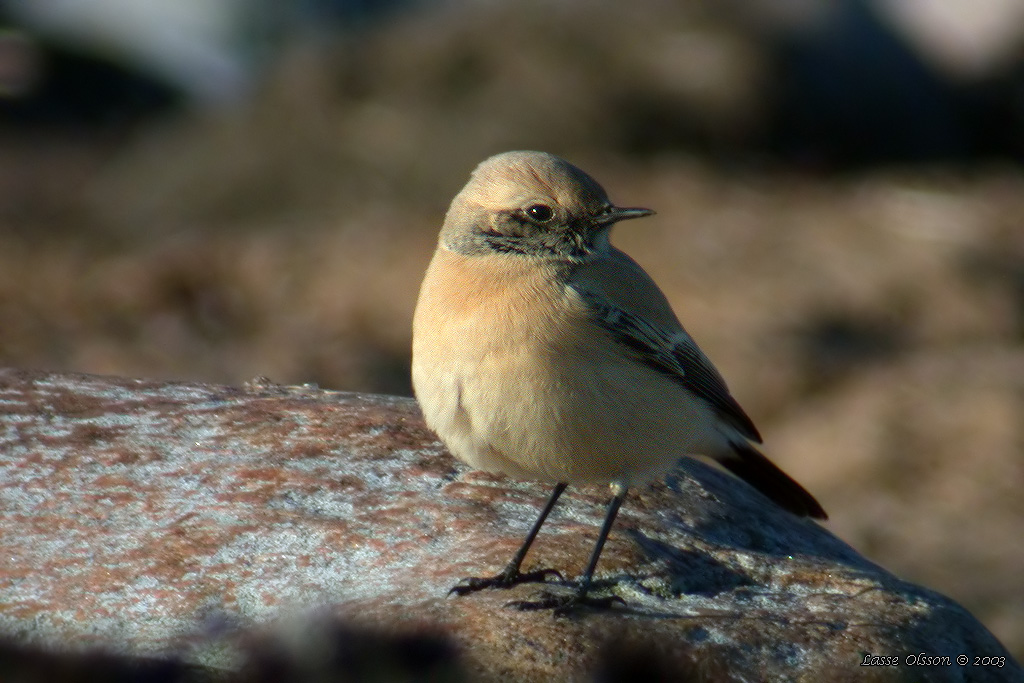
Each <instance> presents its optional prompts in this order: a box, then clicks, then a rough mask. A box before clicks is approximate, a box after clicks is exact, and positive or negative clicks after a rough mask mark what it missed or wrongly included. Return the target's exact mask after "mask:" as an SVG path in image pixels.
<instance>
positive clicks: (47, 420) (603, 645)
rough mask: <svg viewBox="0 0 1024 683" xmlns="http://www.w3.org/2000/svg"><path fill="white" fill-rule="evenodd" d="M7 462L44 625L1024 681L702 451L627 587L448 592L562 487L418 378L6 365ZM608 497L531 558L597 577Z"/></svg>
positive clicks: (67, 636)
mask: <svg viewBox="0 0 1024 683" xmlns="http://www.w3.org/2000/svg"><path fill="white" fill-rule="evenodd" d="M0 468H2V475H0V514H2V518H3V524H2V526H0V547H2V548H3V553H2V554H0V604H2V605H3V608H2V610H0V635H3V636H4V637H6V638H7V639H8V640H9V641H10V642H14V643H18V644H23V645H24V644H27V645H29V646H31V647H43V648H46V649H51V648H53V649H58V650H68V649H71V650H73V651H83V650H86V651H87V650H90V649H93V648H97V649H100V650H102V651H104V652H108V653H114V654H121V655H123V656H128V657H137V658H147V661H149V660H151V659H152V658H156V659H168V660H175V661H180V662H184V663H186V664H187V665H189V666H191V667H195V666H201V667H205V669H206V670H208V671H210V672H213V673H216V672H218V671H219V672H221V674H219V675H223V677H229V674H228V673H227V672H229V671H232V670H238V669H239V668H240V667H253V666H258V665H259V663H260V662H265V661H268V658H269V659H273V658H272V657H271V656H270V654H268V653H271V652H273V651H274V648H273V647H271V646H265V645H258V646H254V645H253V643H254V642H255V643H262V642H272V643H279V644H280V643H296V642H297V643H298V644H299V651H300V652H301V651H302V647H311V646H310V643H311V642H313V641H316V640H317V638H316V636H315V635H311V634H316V633H320V634H325V633H326V634H328V636H324V637H325V638H328V639H329V638H331V637H333V638H335V639H336V640H339V641H344V642H347V643H349V644H350V645H351V643H353V642H355V643H361V642H364V641H363V640H360V638H364V639H366V640H365V642H367V643H371V644H373V643H383V645H380V646H379V651H380V652H384V653H388V652H393V651H396V650H397V651H403V652H416V651H419V650H417V647H419V646H416V647H413V646H408V647H407V646H405V645H402V643H406V642H411V643H421V642H426V643H428V645H427V646H423V650H424V651H425V652H427V653H428V655H429V657H428V659H429V660H430V661H432V662H437V661H440V662H441V663H442V669H443V670H444V671H448V672H450V673H451V676H450V677H449V679H450V680H463V678H461V676H463V675H465V676H466V678H465V680H482V681H492V680H493V681H497V680H502V681H504V680H539V679H550V680H567V679H575V680H580V679H583V680H586V679H588V678H591V677H596V678H598V679H600V680H620V679H623V678H625V677H627V676H628V675H629V672H634V673H635V672H637V671H640V670H642V671H644V672H649V673H650V676H649V678H651V679H654V678H656V677H657V676H658V675H661V674H659V673H658V672H661V673H662V674H664V675H665V676H666V677H668V678H670V679H673V680H679V679H680V677H683V676H686V677H688V678H689V679H693V680H726V681H733V680H735V681H743V680H765V679H772V680H774V679H796V678H800V679H802V680H845V679H853V678H858V679H862V678H867V679H870V680H883V679H884V680H890V679H896V680H928V681H965V680H972V681H987V680H991V681H997V680H998V681H1005V680H1024V670H1022V669H1021V667H1020V665H1019V664H1017V663H1016V662H1015V661H1014V660H1013V659H1012V657H1010V655H1009V654H1008V653H1007V651H1006V650H1005V649H1004V648H1003V646H1002V645H1001V644H1000V643H999V642H998V641H997V640H996V639H995V637H993V636H992V635H991V634H990V633H989V632H988V631H987V630H986V629H985V628H984V627H983V626H982V625H981V624H980V623H979V622H978V621H977V620H975V619H974V617H972V616H971V615H970V614H969V613H968V612H967V611H966V610H964V609H963V608H962V607H960V606H959V605H957V604H956V603H954V602H953V601H951V600H949V599H948V598H945V597H943V596H941V595H939V594H937V593H935V592H932V591H929V590H927V589H925V588H922V587H919V586H915V585H913V584H910V583H906V582H904V581H901V580H899V579H898V578H896V577H894V576H893V575H891V574H889V573H888V572H886V571H885V570H883V569H881V568H880V567H878V566H876V565H874V564H872V563H871V562H870V561H868V560H866V559H864V558H863V557H861V556H860V555H858V554H857V553H856V552H855V551H853V550H852V549H851V548H850V547H849V546H847V545H846V544H844V543H843V542H842V541H840V540H839V539H838V538H836V537H835V536H833V535H832V534H830V533H829V532H828V531H827V530H825V529H824V528H823V527H821V526H819V525H817V524H815V523H813V522H810V521H807V520H801V519H797V518H795V517H793V516H791V515H789V514H788V513H785V512H783V511H781V510H779V509H778V508H776V507H775V506H773V505H772V504H771V503H769V502H768V501H767V500H766V499H764V498H762V497H761V496H760V494H758V493H756V492H755V491H754V490H753V489H751V488H749V487H748V486H746V485H745V484H742V483H741V482H739V481H737V480H735V479H733V478H731V477H729V476H728V475H726V474H724V473H722V472H720V471H719V470H717V469H714V468H712V467H711V466H708V465H705V464H703V463H701V462H699V461H695V460H686V461H684V462H683V463H681V465H680V466H679V468H678V469H677V470H676V471H674V472H673V473H672V474H671V475H670V476H669V477H668V478H667V480H666V481H665V483H663V484H657V485H653V486H650V487H646V488H640V489H638V490H636V491H634V492H631V494H630V497H629V499H628V500H627V502H626V505H624V506H623V509H622V512H621V514H620V517H619V521H618V522H617V524H616V527H615V529H614V530H613V532H612V535H611V537H610V539H609V542H608V545H607V546H606V549H605V553H604V556H603V557H602V559H601V563H600V564H599V566H598V576H597V578H598V580H599V585H600V586H601V587H602V590H603V591H605V592H606V593H614V594H615V595H618V596H620V597H621V598H622V599H623V600H624V601H625V602H626V605H625V606H622V607H620V606H616V607H614V608H613V609H611V610H610V611H606V612H596V611H582V612H580V613H578V614H576V615H574V616H572V617H569V618H561V619H555V618H553V617H552V615H551V614H550V613H536V612H518V611H516V610H513V609H509V608H506V607H504V604H505V603H506V602H508V601H511V600H516V599H528V598H530V597H532V596H533V595H534V594H535V593H536V592H537V591H538V590H539V587H538V586H535V585H532V586H531V585H524V586H518V587H516V588H513V589H512V590H508V591H483V592H480V593H476V594H473V595H469V596H465V597H455V596H449V595H448V594H447V592H448V589H449V588H450V587H451V586H452V585H454V584H455V583H456V582H457V581H458V580H459V579H461V578H463V577H465V576H470V575H489V574H492V573H494V572H496V571H498V570H499V569H500V568H501V567H503V566H504V564H505V563H506V562H507V561H508V559H509V557H510V556H511V554H512V552H513V551H514V550H515V548H516V547H517V546H518V544H519V543H520V541H521V539H522V536H523V535H524V533H525V531H526V529H527V528H528V526H529V524H530V523H531V522H532V520H533V519H534V517H535V515H536V513H537V511H538V510H539V508H540V506H541V505H542V503H543V502H544V499H545V498H546V496H547V493H548V491H547V487H545V486H543V485H540V484H533V483H526V482H516V481H510V480H504V479H501V478H497V477H493V476H490V475H485V474H482V473H479V472H473V471H470V470H468V469H466V468H465V467H463V466H462V465H460V464H458V463H456V461H455V460H453V459H452V458H451V457H450V456H448V455H447V453H446V452H445V450H444V448H443V447H442V446H441V445H440V444H439V443H438V442H437V441H436V440H435V439H434V437H433V435H432V434H431V433H430V432H429V431H428V430H427V429H426V428H425V426H424V425H423V423H422V421H421V419H420V415H419V411H418V409H417V407H416V404H415V402H413V401H412V400H410V399H404V398H395V397H385V396H370V395H360V394H348V393H339V392H332V391H323V390H320V389H318V388H316V387H283V386H277V385H274V384H272V383H270V382H267V381H256V382H253V383H250V384H248V385H246V386H244V387H240V388H239V387H226V386H215V385H204V384H180V383H167V382H157V381H144V380H133V379H114V378H104V377H91V376H82V375H69V374H46V373H40V372H28V371H18V370H0ZM606 496H607V492H606V491H604V490H601V489H582V490H581V489H570V491H569V494H567V495H566V496H564V497H563V502H561V503H560V504H559V507H557V508H556V509H555V512H554V513H553V514H552V516H551V518H550V519H549V520H548V522H547V524H546V525H545V527H544V529H543V531H542V533H541V535H540V537H539V539H538V542H537V544H536V545H535V547H534V549H533V550H532V551H531V554H530V556H528V558H527V562H526V565H525V568H527V569H529V568H530V567H554V568H557V569H559V570H561V571H562V572H563V573H564V574H565V575H566V576H567V577H573V576H576V575H578V574H579V573H580V572H581V570H582V568H583V564H584V562H585V561H586V558H587V556H588V554H589V551H590V548H591V544H592V543H593V540H594V538H595V536H596V534H597V529H598V524H599V521H600V518H601V515H602V513H603V503H604V502H605V498H606ZM551 588H552V590H566V588H565V587H563V586H558V585H554V586H551ZM324 620H326V621H324ZM324 623H326V624H328V625H327V626H323V627H322V628H321V627H318V626H317V624H324ZM296 633H299V634H304V635H298V636H296V635H295V634H296ZM253 634H264V635H253ZM267 634H269V635H267ZM287 634H291V635H287ZM339 634H340V635H339ZM361 634H362V635H361ZM365 634H370V635H365ZM374 634H377V635H374ZM261 638H269V641H264V640H260V639H261ZM395 638H397V639H398V640H395ZM402 638H412V640H410V641H405V640H402ZM419 638H423V639H425V640H419ZM396 643H398V645H396ZM447 644H450V645H451V652H453V653H457V655H453V656H456V657H457V660H458V661H457V663H454V664H453V663H451V660H450V659H449V658H448V655H447V654H446V653H448V652H449V651H448V650H447V649H446V648H447V647H448V645H447ZM289 647H291V646H287V647H286V646H285V645H281V646H280V650H281V651H282V652H291V650H289V649H288V648H289ZM375 648H377V646H376V645H367V646H366V647H365V648H364V647H359V648H356V649H358V650H359V651H360V652H376V651H378V650H377V649H375ZM438 653H440V654H438ZM961 654H962V655H966V656H967V657H968V660H969V661H968V663H967V664H966V665H960V664H958V663H957V662H956V658H957V656H958V655H961ZM289 656H294V657H296V660H295V661H303V657H304V656H305V655H301V654H300V655H289ZM386 657H388V655H382V658H386ZM430 657H433V659H430ZM872 657H877V658H878V659H873V660H872V659H871V658H872ZM892 657H895V658H896V660H895V661H896V662H897V665H896V666H894V667H892V668H889V667H884V668H883V667H867V666H862V662H864V661H865V659H866V658H867V660H868V661H873V662H875V663H883V662H888V661H890V660H886V659H882V658H892ZM925 657H935V658H941V657H948V658H950V659H949V663H948V664H947V663H945V661H943V660H925V659H924V658H925ZM976 657H977V658H980V657H989V658H992V659H988V660H978V662H979V664H978V665H975V658H976ZM307 658H308V657H307ZM417 661H418V660H417ZM925 661H927V662H928V665H927V666H924V665H923V663H924V662H925ZM246 662H248V663H246ZM254 662H255V663H254ZM908 662H909V663H908ZM982 662H985V663H986V665H985V666H981V665H980V664H981V663H982ZM915 663H916V664H917V666H913V664H915ZM190 670H191V669H190ZM266 680H277V679H273V678H270V677H268V678H267V679H266ZM296 680H298V679H296ZM352 680H359V678H358V677H355V678H352ZM389 680H390V679H389ZM395 680H403V679H402V678H401V677H399V678H396V679H395Z"/></svg>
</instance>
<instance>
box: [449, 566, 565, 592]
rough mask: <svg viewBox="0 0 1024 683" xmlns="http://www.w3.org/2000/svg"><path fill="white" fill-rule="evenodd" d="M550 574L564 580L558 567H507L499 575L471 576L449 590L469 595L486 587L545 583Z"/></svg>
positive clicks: (509, 586)
mask: <svg viewBox="0 0 1024 683" xmlns="http://www.w3.org/2000/svg"><path fill="white" fill-rule="evenodd" d="M549 576H555V577H557V578H558V580H559V581H561V580H562V574H561V573H560V572H559V571H558V570H557V569H538V570H537V571H532V572H520V571H518V570H514V569H513V570H509V569H506V570H505V571H503V572H501V573H500V574H498V575H497V576H492V577H490V578H479V577H469V578H466V579H462V581H459V583H457V584H456V585H454V586H452V589H451V590H450V591H448V595H451V594H452V593H455V594H456V595H468V594H470V593H475V592H476V591H480V590H483V589H485V588H511V587H512V586H518V585H519V584H521V583H544V582H546V581H547V579H548V577H549Z"/></svg>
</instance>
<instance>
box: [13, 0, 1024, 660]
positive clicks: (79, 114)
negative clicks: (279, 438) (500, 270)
mask: <svg viewBox="0 0 1024 683" xmlns="http://www.w3.org/2000/svg"><path fill="white" fill-rule="evenodd" d="M516 148H526V149H543V150H546V151H550V152H554V153H556V154H559V155H562V156H565V157H567V158H568V159H570V160H571V161H573V162H575V163H577V164H578V165H580V166H582V167H583V168H584V169H586V170H587V171H589V172H590V173H592V174H593V175H594V176H596V177H597V178H598V179H599V180H600V181H601V182H602V183H603V184H604V185H605V187H606V188H608V190H609V193H610V195H611V197H612V199H613V200H614V201H618V202H621V203H624V204H627V205H637V206H649V207H652V208H654V209H656V210H657V211H658V215H657V216H655V217H653V218H650V219H646V220H644V221H638V222H635V223H633V222H631V223H629V224H625V225H623V226H622V227H620V228H619V229H618V231H617V232H616V233H615V235H614V239H615V241H616V243H617V245H618V246H620V247H622V248H623V249H625V250H626V251H627V252H629V253H630V254H631V255H633V256H634V257H635V258H636V259H637V260H638V261H639V262H640V263H641V264H643V265H644V266H645V267H646V268H647V269H648V270H649V271H650V272H651V274H652V275H653V276H654V278H655V280H657V281H658V282H659V283H660V284H661V285H662V287H663V288H664V289H665V291H666V293H667V295H668V296H669V299H670V300H671V301H672V303H673V305H674V306H675V308H676V310H677V311H678V312H679V314H680V317H681V318H682V319H683V320H684V322H685V323H686V325H687V327H688V329H689V331H690V332H691V333H692V334H693V335H694V336H695V337H696V338H697V340H698V341H699V342H700V343H701V345H702V347H703V348H704V350H705V351H706V352H707V353H708V355H709V356H710V357H711V358H712V359H713V360H714V361H715V362H716V364H717V365H718V366H719V368H720V369H721V370H722V371H723V374H724V375H725V376H726V377H727V378H728V380H729V383H730V386H731V388H732V389H733V392H734V394H735V395H736V396H737V398H738V399H739V400H740V402H741V403H742V404H743V405H744V406H745V407H746V409H747V412H749V413H750V414H751V416H752V417H753V418H754V420H755V421H756V422H757V423H758V425H759V427H760V429H761V431H762V433H764V435H765V437H766V450H767V452H768V453H769V454H770V455H771V456H772V458H773V459H775V460H776V461H777V462H779V463H780V464H781V465H782V466H783V467H784V468H785V469H786V470H787V471H789V472H790V473H792V474H793V475H794V476H795V477H796V478H797V479H799V480H800V481H801V482H802V483H803V484H805V485H806V486H807V487H808V488H809V489H810V490H811V491H813V492H814V493H815V494H816V496H817V497H818V498H819V499H820V500H821V501H822V503H823V504H824V505H825V507H826V509H827V510H828V511H829V513H830V514H831V516H832V521H830V522H829V523H828V527H829V528H830V529H832V530H833V531H834V532H836V533H837V534H838V535H839V536H841V537H842V538H844V539H845V540H847V541H848V542H850V543H851V544H852V545H853V546H855V547H856V548H858V549H859V550H860V551H862V552H863V553H864V554H866V555H867V556H868V557H869V558H871V559H873V560H874V561H876V562H878V563H880V564H881V565H883V566H885V567H887V568H888V569H890V570H892V571H894V572H895V573H897V574H898V575H900V576H902V577H904V578H906V579H909V580H913V581H916V582H919V583H923V584H925V585H927V586H930V587H932V588H934V589H937V590H939V591H941V592H943V593H946V594H948V595H950V596H951V597H953V598H954V599H956V600H957V601H959V602H961V603H962V604H964V605H965V606H966V607H967V608H968V609H969V610H971V611H972V612H973V613H974V614H975V615H977V616H978V617H979V618H980V619H981V620H982V621H983V622H984V623H985V624H986V625H987V626H988V627H989V628H990V629H991V630H992V631H993V632H994V633H995V634H996V635H997V636H998V637H999V638H1000V639H1001V640H1002V641H1003V642H1004V643H1006V645H1007V646H1008V647H1009V648H1010V649H1011V651H1012V652H1014V653H1015V654H1016V656H1017V657H1018V658H1021V657H1022V656H1024V582H1022V579H1021V577H1022V576H1024V540H1022V539H1024V535H1022V534H1021V531H1020V528H1021V523H1022V522H1024V496H1022V494H1021V489H1022V485H1024V172H1022V171H1024V167H1022V162H1024V0H975V1H974V2H971V3H951V2H947V1H945V0H875V1H869V0H729V1H727V2H723V1H721V0H716V1H713V0H704V1H702V0H691V1H687V2H683V1H681V0H677V1H676V2H667V1H664V0H643V1H641V2H633V3H628V6H627V3H616V2H614V1H613V0H596V1H589V2H588V1H585V0H552V1H549V2H516V1H514V0H446V1H445V0H291V2H282V1H280V0H145V1H143V0H0V365H4V366H15V367H22V368H39V369H48V370H69V371H81V372H90V373H108V374H116V375H128V376H142V377H154V378H165V379H181V380H200V381H211V382H226V383H232V384H238V383H241V382H243V381H246V380H248V379H251V378H253V377H255V376H257V375H264V376H267V377H269V378H271V379H272V380H274V381H276V382H280V383H289V384H290V383H304V382H315V383H318V384H320V385H321V386H323V387H327V388H332V389H346V390H358V391H371V392H386V393H395V394H406V395H409V394H410V393H411V387H410V381H409V347H410V320H411V316H412V310H413V306H414V303H415V297H416V294H417V289H418V286H419V282H420V279H421V277H422V274H423V270H424V268H425V267H426V264H427V261H428V259H429V256H430V253H431V251H432V249H433V243H434V240H435V238H436V234H437V230H438V228H439V225H440V223H441V220H442V217H443V213H444V211H445V209H446V207H447V204H448V202H449V201H450V199H451V197H452V196H453V195H454V194H455V193H456V192H457V191H458V189H459V188H460V187H461V186H462V184H463V183H464V182H465V180H466V179H467V177H468V174H469V172H470V170H471V169H472V168H473V166H474V165H475V164H476V163H477V162H479V161H480V160H482V159H483V158H485V157H487V156H489V155H491V154H494V153H496V152H500V151H504V150H508V149H516ZM971 654H979V655H983V654H987V653H971Z"/></svg>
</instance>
